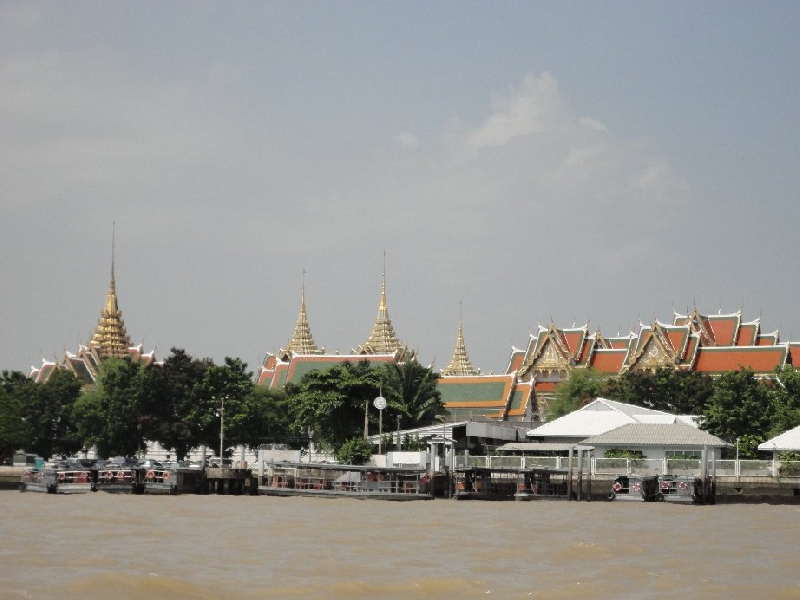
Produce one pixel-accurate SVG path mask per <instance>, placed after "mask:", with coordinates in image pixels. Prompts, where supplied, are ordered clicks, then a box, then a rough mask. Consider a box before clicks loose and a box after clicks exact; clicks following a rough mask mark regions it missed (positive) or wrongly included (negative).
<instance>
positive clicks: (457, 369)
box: [441, 302, 478, 376]
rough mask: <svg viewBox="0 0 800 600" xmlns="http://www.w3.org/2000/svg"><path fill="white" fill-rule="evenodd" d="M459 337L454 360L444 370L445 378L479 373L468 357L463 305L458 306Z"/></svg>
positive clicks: (454, 351)
mask: <svg viewBox="0 0 800 600" xmlns="http://www.w3.org/2000/svg"><path fill="white" fill-rule="evenodd" d="M458 313H459V314H458V337H457V338H456V347H455V349H454V350H453V358H451V359H450V364H449V365H447V366H446V367H445V368H444V369H442V371H441V374H442V375H445V376H464V375H477V374H478V371H477V370H476V369H475V367H473V366H472V363H471V362H470V360H469V357H468V356H467V347H466V344H464V317H463V316H462V315H461V303H460V302H459V305H458Z"/></svg>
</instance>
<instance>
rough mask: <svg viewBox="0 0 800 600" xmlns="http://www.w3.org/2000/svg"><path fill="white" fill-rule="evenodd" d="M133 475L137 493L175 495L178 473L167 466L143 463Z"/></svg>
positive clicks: (151, 462)
mask: <svg viewBox="0 0 800 600" xmlns="http://www.w3.org/2000/svg"><path fill="white" fill-rule="evenodd" d="M135 471H136V473H135V475H134V477H135V481H136V486H137V491H139V492H140V493H143V494H167V495H171V494H177V493H178V477H177V475H178V472H177V469H176V468H174V467H173V466H172V465H169V464H161V463H159V462H157V461H145V462H144V463H142V464H140V465H138V466H137V467H136V469H135Z"/></svg>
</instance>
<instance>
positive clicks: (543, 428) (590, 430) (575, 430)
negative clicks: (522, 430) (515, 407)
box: [527, 410, 635, 439]
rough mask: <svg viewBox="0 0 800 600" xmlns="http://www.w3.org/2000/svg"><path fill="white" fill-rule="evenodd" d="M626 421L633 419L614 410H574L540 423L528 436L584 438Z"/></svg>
mask: <svg viewBox="0 0 800 600" xmlns="http://www.w3.org/2000/svg"><path fill="white" fill-rule="evenodd" d="M626 423H635V421H634V420H633V419H632V418H631V417H629V416H628V415H625V414H623V413H619V412H616V411H601V412H600V411H586V412H584V411H580V410H576V411H575V412H571V413H569V414H568V415H564V416H563V417H560V418H558V419H556V420H555V421H550V422H548V423H544V424H543V425H540V426H539V427H537V428H536V429H531V430H530V431H528V433H527V435H528V437H537V438H538V437H545V438H548V437H559V438H561V437H572V438H580V439H582V438H585V437H589V436H590V435H598V434H600V433H605V432H606V431H609V430H610V429H615V428H617V427H619V426H620V425H625V424H626Z"/></svg>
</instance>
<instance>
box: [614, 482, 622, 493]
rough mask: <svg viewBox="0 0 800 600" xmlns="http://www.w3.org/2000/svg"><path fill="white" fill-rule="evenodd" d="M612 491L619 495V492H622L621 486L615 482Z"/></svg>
mask: <svg viewBox="0 0 800 600" xmlns="http://www.w3.org/2000/svg"><path fill="white" fill-rule="evenodd" d="M613 490H614V492H616V493H619V492H620V491H622V484H621V483H620V482H619V481H615V482H614V487H613Z"/></svg>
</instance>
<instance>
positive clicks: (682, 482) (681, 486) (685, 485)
mask: <svg viewBox="0 0 800 600" xmlns="http://www.w3.org/2000/svg"><path fill="white" fill-rule="evenodd" d="M678 487H680V488H681V489H682V490H685V489H688V487H689V484H688V483H686V482H685V481H681V482H680V483H679V484H678Z"/></svg>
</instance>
